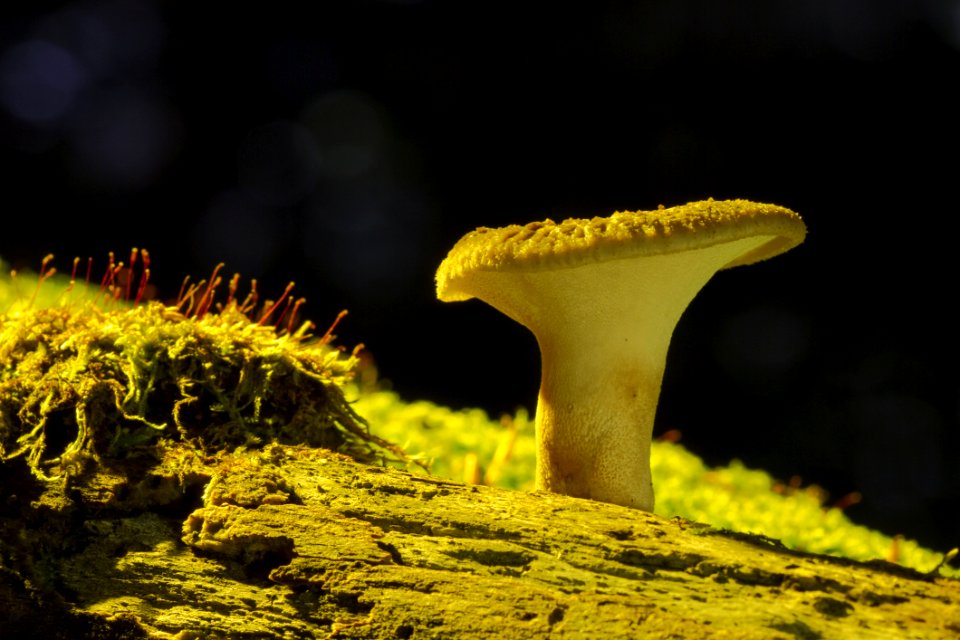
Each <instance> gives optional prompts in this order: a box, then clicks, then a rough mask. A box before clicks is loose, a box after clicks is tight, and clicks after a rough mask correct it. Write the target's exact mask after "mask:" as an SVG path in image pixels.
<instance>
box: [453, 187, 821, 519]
mask: <svg viewBox="0 0 960 640" xmlns="http://www.w3.org/2000/svg"><path fill="white" fill-rule="evenodd" d="M805 235H806V227H805V225H804V224H803V221H802V220H801V219H800V216H798V215H797V214H796V213H794V212H793V211H790V210H789V209H785V208H783V207H778V206H776V205H769V204H757V203H753V202H748V201H746V200H729V201H714V200H706V201H703V202H692V203H689V204H686V205H682V206H678V207H671V208H663V207H661V208H660V209H659V210H657V211H637V212H618V213H614V214H613V215H612V216H610V217H608V218H592V219H590V220H586V219H569V220H564V221H563V222H560V223H556V222H553V221H552V220H546V221H544V222H534V223H531V224H528V225H525V226H519V225H511V226H508V227H503V228H500V229H488V228H485V227H481V228H479V229H477V230H475V231H472V232H471V233H468V234H467V235H466V236H464V237H463V238H462V239H461V240H460V241H459V242H458V243H457V244H456V245H455V246H454V247H453V249H451V251H450V253H449V254H448V255H447V257H446V259H445V260H444V261H443V263H442V264H441V265H440V267H439V269H438V270H437V276H436V278H437V297H438V298H439V299H440V300H443V301H447V302H449V301H457V300H468V299H470V298H479V299H481V300H483V301H485V302H487V303H488V304H490V305H492V306H493V307H495V308H496V309H498V310H500V311H501V312H503V313H504V314H506V315H507V316H509V317H511V318H513V319H514V320H516V321H517V322H519V323H520V324H522V325H524V326H525V327H527V328H528V329H530V330H531V331H532V332H533V333H534V335H535V336H536V338H537V342H538V344H539V346H540V354H541V369H542V373H541V382H540V395H539V399H538V404H537V414H536V431H537V442H538V445H537V472H536V487H537V489H540V490H545V491H552V492H556V493H563V494H567V495H571V496H577V497H582V498H589V499H593V500H599V501H603V502H611V503H614V504H620V505H625V506H629V507H634V508H638V509H644V510H648V511H649V510H652V509H653V487H652V484H651V480H650V440H651V437H652V431H653V418H654V414H655V412H656V408H657V399H658V397H659V395H660V383H661V380H662V378H663V369H664V365H665V362H666V356H667V348H668V347H669V345H670V337H671V335H672V334H673V330H674V327H675V326H676V323H677V321H678V320H679V318H680V314H681V313H683V310H684V309H685V308H686V307H687V305H688V304H689V303H690V301H691V300H692V299H693V297H694V296H695V295H696V294H697V292H698V291H699V290H700V289H701V288H702V287H703V286H704V285H705V284H706V283H707V281H708V280H709V279H710V278H711V277H712V276H713V274H714V273H716V272H717V271H719V270H720V269H726V268H729V267H734V266H738V265H744V264H750V263H753V262H757V261H759V260H763V259H765V258H769V257H772V256H774V255H777V254H779V253H782V252H784V251H787V250H788V249H791V248H792V247H794V246H796V245H798V244H800V243H801V242H802V241H803V239H804V236H805Z"/></svg>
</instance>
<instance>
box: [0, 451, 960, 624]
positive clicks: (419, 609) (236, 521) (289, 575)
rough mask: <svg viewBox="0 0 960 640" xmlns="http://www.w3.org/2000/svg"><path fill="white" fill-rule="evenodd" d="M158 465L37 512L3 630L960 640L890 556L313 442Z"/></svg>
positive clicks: (953, 593) (957, 598)
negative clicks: (370, 457) (510, 485)
mask: <svg viewBox="0 0 960 640" xmlns="http://www.w3.org/2000/svg"><path fill="white" fill-rule="evenodd" d="M166 455H167V457H168V458H169V460H167V461H166V462H165V463H163V464H160V465H157V466H155V467H154V468H152V469H147V470H144V471H143V472H142V474H141V476H140V477H139V478H135V479H133V480H131V479H128V478H125V477H124V474H123V473H118V472H114V475H112V476H111V475H109V474H101V476H100V477H98V478H96V479H95V480H93V481H90V482H88V483H87V484H85V485H84V486H83V487H80V488H79V489H77V490H76V491H74V492H73V495H72V496H71V497H70V498H65V499H64V500H68V501H69V504H66V503H65V502H63V501H62V500H61V501H60V502H58V501H57V500H52V499H47V498H45V497H44V496H39V497H36V496H34V497H32V501H31V508H32V509H34V510H35V511H36V514H37V515H36V517H34V518H33V519H32V520H31V519H29V518H28V520H29V521H28V522H27V523H26V524H25V525H24V526H26V529H25V530H24V533H23V536H25V538H24V539H21V540H18V541H13V540H6V541H5V545H4V547H3V551H4V556H5V557H4V564H3V565H0V618H4V617H5V618H7V619H6V621H5V624H4V625H3V626H2V627H0V636H2V635H3V634H4V631H5V630H6V631H8V632H11V633H13V632H22V631H24V630H27V631H32V632H38V631H40V632H43V633H46V634H47V637H57V636H59V637H65V638H68V637H83V636H88V637H97V638H119V637H123V638H127V637H129V638H136V637H161V638H163V637H174V636H176V637H179V638H194V637H195V638H215V637H229V638H418V639H419V638H601V637H602V638H637V637H643V638H764V639H769V638H784V639H802V640H807V639H813V638H846V637H856V638H897V639H900V638H956V637H958V636H960V582H958V581H956V580H950V579H946V578H941V577H936V576H931V575H924V574H919V573H916V572H913V571H910V570H905V569H902V568H899V567H896V566H894V565H889V564H886V563H881V562H878V563H873V564H862V563H856V562H851V561H846V560H839V559H834V558H828V557H823V556H815V555H807V554H801V553H795V552H790V551H788V550H786V549H784V548H782V547H781V546H779V545H778V544H777V543H775V542H773V541H770V540H765V539H763V538H757V537H750V536H742V535H732V534H725V533H723V532H718V531H715V530H713V529H711V528H709V527H705V526H702V525H697V524H695V523H691V522H688V521H683V520H680V519H674V520H667V519H664V518H660V517H658V516H655V515H652V514H648V513H642V512H639V511H634V510H630V509H626V508H623V507H618V506H613V505H606V504H600V503H594V502H589V501H585V500H578V499H574V498H567V497H563V496H557V495H546V494H524V493H516V492H510V491H505V490H500V489H495V488H487V487H471V486H464V485H461V484H457V483H452V482H446V481H441V480H438V479H434V478H428V477H424V476H422V475H421V476H416V475H410V474H407V473H404V472H401V471H396V470H392V469H382V468H378V467H370V466H364V465H360V464H357V463H355V462H352V461H351V460H349V459H346V458H344V457H342V456H339V455H337V454H333V453H330V452H329V451H324V450H320V449H307V448H296V447H286V446H279V445H278V446H273V447H270V448H268V449H267V450H266V451H259V452H255V451H248V452H237V453H233V454H224V455H220V456H216V457H214V458H211V459H209V460H200V459H192V460H187V461H186V462H185V461H184V460H185V458H184V457H183V455H182V452H179V453H178V452H177V451H176V450H171V451H169V452H167V454H166ZM176 456H180V457H179V458H177V457H176ZM127 472H129V470H127ZM128 475H129V473H128ZM67 495H70V492H67ZM8 502H9V501H8ZM7 513H8V514H9V513H12V511H9V510H8V512H7ZM20 513H21V514H22V512H20ZM6 525H7V526H6V528H5V529H4V531H5V532H7V533H5V536H6V537H8V538H9V537H10V536H9V532H10V531H11V528H10V522H9V521H8V522H7V523H6ZM31 536H33V537H34V538H35V539H37V540H39V539H44V540H47V542H44V544H43V545H38V544H31V542H30V537H31ZM53 540H59V544H60V545H61V547H60V548H58V549H50V548H49V547H50V544H52V543H51V542H50V541H53ZM28 553H31V554H34V557H31V558H25V557H24V556H25V554H28ZM51 554H54V555H55V556H56V557H57V558H58V559H57V560H56V561H55V562H53V561H51V559H50V558H51V557H53V556H51ZM40 556H42V559H38V558H40ZM41 565H42V566H41ZM28 574H29V575H28ZM4 612H5V613H4Z"/></svg>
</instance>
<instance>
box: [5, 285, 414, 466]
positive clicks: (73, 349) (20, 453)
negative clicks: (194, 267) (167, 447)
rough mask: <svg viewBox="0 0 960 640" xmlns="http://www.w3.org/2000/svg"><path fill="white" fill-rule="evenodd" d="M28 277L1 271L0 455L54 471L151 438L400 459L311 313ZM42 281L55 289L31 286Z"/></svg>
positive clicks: (347, 361)
mask: <svg viewBox="0 0 960 640" xmlns="http://www.w3.org/2000/svg"><path fill="white" fill-rule="evenodd" d="M36 281H37V279H36V277H32V278H31V277H30V276H26V277H24V276H18V277H17V278H9V277H6V278H0V305H3V306H0V309H2V308H4V307H6V309H7V311H6V312H5V313H2V314H0V464H2V463H3V462H9V461H12V460H16V459H23V460H25V461H26V463H27V465H28V466H29V468H30V470H31V472H32V473H33V475H34V476H36V477H37V478H39V479H41V480H44V481H49V480H54V479H57V478H61V477H70V476H77V475H80V474H82V473H83V472H84V471H85V470H87V469H90V468H91V467H96V466H99V465H100V463H103V462H105V461H109V460H123V459H128V458H131V457H136V456H138V455H141V454H143V455H150V452H151V447H154V446H155V445H156V444H157V443H158V442H160V441H172V442H185V443H189V444H190V445H191V446H193V447H195V448H196V449H197V450H198V451H201V452H202V451H208V450H217V449H229V448H232V447H237V446H260V445H263V444H267V443H270V442H281V443H288V444H305V445H309V446H316V447H326V448H330V449H333V450H338V451H341V452H344V453H348V454H350V455H351V456H353V457H355V458H356V459H358V460H360V461H364V462H373V461H384V460H393V461H400V460H403V459H404V458H403V455H402V452H401V451H400V450H399V449H398V448H397V447H394V446H392V445H389V444H388V443H386V442H385V441H382V440H380V439H378V438H376V437H375V436H372V435H370V434H369V433H368V430H367V428H366V425H365V423H364V422H363V420H362V419H361V418H359V416H357V414H356V413H355V412H354V411H353V410H352V409H351V407H350V406H349V404H348V403H347V402H346V400H345V399H344V396H343V393H342V391H341V386H342V385H343V384H344V383H345V382H346V381H347V380H348V379H349V378H350V377H351V376H352V375H353V371H354V368H355V366H356V364H357V358H356V356H355V355H354V354H349V353H345V352H344V351H342V350H341V349H338V348H336V347H334V346H333V345H331V344H330V341H329V338H327V337H325V338H324V339H311V338H309V337H307V335H306V330H307V325H305V326H304V328H303V329H301V330H300V331H298V332H296V333H293V334H291V333H289V332H287V331H278V330H276V329H275V328H274V327H273V326H270V325H269V324H260V323H258V322H254V321H252V320H251V318H250V316H249V314H250V310H249V309H248V308H245V307H243V306H241V305H238V304H237V303H236V302H235V301H228V302H227V303H226V304H225V305H224V306H223V308H222V309H220V310H219V311H217V312H213V311H206V312H203V313H196V312H195V313H194V314H192V315H191V314H189V313H184V312H182V311H181V310H179V309H177V308H174V307H170V306H166V305H163V304H161V303H159V302H146V303H142V304H137V305H122V304H119V303H116V302H114V301H113V299H114V297H115V296H114V295H111V293H112V292H110V291H107V292H106V293H107V295H103V292H97V291H94V292H93V293H92V294H91V293H90V292H89V291H86V292H84V291H80V290H79V289H77V288H74V289H72V290H69V291H67V289H68V286H65V285H64V282H63V281H61V282H60V283H59V286H58V285H57V283H55V282H51V283H46V282H45V283H43V286H41V287H39V289H37V287H36ZM48 289H49V290H55V291H58V292H59V294H58V295H56V296H46V297H42V296H40V295H34V294H33V291H37V292H38V293H42V292H44V291H45V290H48ZM207 291H208V292H209V293H211V294H212V289H208V290H207ZM207 304H208V307H210V306H212V305H211V304H210V303H209V301H208V302H207Z"/></svg>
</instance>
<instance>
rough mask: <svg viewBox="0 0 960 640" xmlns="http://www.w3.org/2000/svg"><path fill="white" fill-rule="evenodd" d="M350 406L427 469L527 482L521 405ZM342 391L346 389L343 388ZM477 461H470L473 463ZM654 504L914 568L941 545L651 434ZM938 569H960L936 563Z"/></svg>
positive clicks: (928, 564) (531, 446) (518, 485)
mask: <svg viewBox="0 0 960 640" xmlns="http://www.w3.org/2000/svg"><path fill="white" fill-rule="evenodd" d="M353 395H354V396H355V397H356V398H357V399H356V401H355V402H354V405H353V406H354V409H356V411H357V412H358V413H359V414H360V415H362V416H364V417H365V418H366V419H367V420H368V421H369V422H370V424H371V425H372V426H373V428H374V429H375V431H376V432H377V434H378V435H380V436H381V437H383V438H386V439H388V440H392V441H394V442H397V443H399V444H401V445H403V446H404V448H405V449H407V451H408V452H409V453H410V454H413V455H417V454H420V455H422V456H423V457H425V458H427V460H428V462H430V463H431V471H432V472H433V473H435V474H437V475H440V476H443V477H446V478H450V479H454V480H461V481H463V480H466V481H475V482H485V483H486V484H494V485H497V486H503V487H509V488H514V489H530V488H532V486H533V476H534V465H535V460H536V458H535V456H536V452H535V440H534V433H533V422H532V420H530V419H529V418H528V415H527V413H526V412H525V411H523V410H521V411H518V412H517V415H516V416H513V417H509V416H507V417H504V418H502V419H501V420H499V421H495V420H491V419H490V418H489V417H488V416H487V415H486V414H485V413H484V412H483V411H481V410H479V409H467V410H464V411H453V410H451V409H448V408H446V407H440V406H436V405H434V404H432V403H429V402H425V401H417V402H409V403H408V402H404V401H403V400H401V399H400V397H399V396H398V395H397V394H396V393H394V392H392V391H364V392H357V391H354V393H353ZM348 397H349V396H348ZM474 462H476V464H477V467H478V471H474ZM651 469H652V473H653V484H654V487H656V492H657V506H656V510H655V511H656V513H658V514H660V515H663V516H667V517H672V516H682V517H684V518H689V519H691V520H696V521H698V522H704V523H707V524H710V525H712V526H714V527H717V528H722V529H730V530H733V531H736V532H741V533H754V534H761V535H764V536H768V537H770V538H775V539H778V540H780V541H782V542H783V543H784V544H785V545H786V546H787V547H790V548H792V549H797V550H800V551H807V552H811V553H826V554H831V555H836V556H843V557H847V558H850V559H854V560H864V561H867V560H876V559H887V560H894V561H896V562H898V563H899V564H901V565H904V566H908V567H911V568H914V569H918V570H920V571H929V570H932V569H934V568H935V567H937V565H939V564H940V562H941V560H942V559H943V554H942V553H937V552H934V551H931V550H928V549H924V548H922V547H921V546H920V545H918V544H917V543H916V542H914V541H912V540H906V539H902V538H900V537H899V536H897V537H891V536H888V535H884V534H882V533H880V532H878V531H873V530H871V529H868V528H866V527H863V526H859V525H857V524H855V523H853V522H852V521H851V520H850V518H849V517H847V515H846V514H844V512H843V511H842V510H841V509H838V508H831V507H828V506H825V505H824V504H823V496H822V492H821V491H819V490H818V489H817V488H816V487H808V488H806V489H802V488H799V487H790V486H786V487H785V486H784V485H782V484H780V483H778V482H776V481H775V480H774V479H773V478H772V477H771V476H770V475H769V474H767V473H766V472H764V471H759V470H755V469H748V468H746V467H745V466H744V465H743V464H742V463H741V462H739V461H737V460H734V461H733V462H732V463H731V464H730V465H728V466H726V467H719V468H709V467H707V466H706V465H705V464H704V463H703V461H702V460H701V459H700V458H698V457H697V456H696V455H694V454H693V453H691V452H690V451H688V450H687V449H685V448H684V447H682V446H680V445H678V444H674V443H670V442H654V443H653V447H652V451H651ZM941 572H942V573H943V574H944V575H952V576H960V571H957V570H955V569H952V568H947V567H944V568H943V569H941Z"/></svg>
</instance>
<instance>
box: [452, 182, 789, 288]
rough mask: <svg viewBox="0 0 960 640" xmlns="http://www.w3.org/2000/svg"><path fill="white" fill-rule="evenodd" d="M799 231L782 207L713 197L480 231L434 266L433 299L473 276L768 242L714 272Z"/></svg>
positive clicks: (758, 256)
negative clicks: (604, 215) (759, 240)
mask: <svg viewBox="0 0 960 640" xmlns="http://www.w3.org/2000/svg"><path fill="white" fill-rule="evenodd" d="M806 232H807V229H806V226H805V225H804V224H803V221H802V220H801V219H800V216H799V215H797V214H796V213H794V212H793V211H791V210H790V209H787V208H785V207H780V206H777V205H772V204H759V203H756V202H750V201H748V200H713V199H710V200H704V201H700V202H691V203H688V204H685V205H680V206H676V207H669V208H663V207H661V208H659V209H657V210H656V211H633V212H631V211H623V212H616V213H614V214H613V215H612V216H610V217H607V218H599V217H597V218H591V219H585V218H569V219H567V220H564V221H563V222H560V223H557V222H554V221H552V220H549V219H548V220H545V221H543V222H532V223H530V224H527V225H523V226H521V225H510V226H507V227H501V228H498V229H490V228H487V227H480V228H478V229H476V230H475V231H472V232H470V233H468V234H467V235H465V236H464V237H463V238H461V239H460V241H459V242H457V244H456V245H454V247H453V248H452V249H451V250H450V253H449V254H447V257H446V259H444V261H443V262H442V263H441V264H440V267H439V268H438V269H437V275H436V278H437V297H438V298H439V299H440V300H443V301H445V302H453V301H457V300H468V299H470V298H473V297H474V296H475V295H476V293H475V292H474V291H472V288H473V287H472V286H471V274H473V273H475V272H483V271H486V272H491V271H495V272H500V273H509V272H513V273H519V272H523V271H552V270H559V269H569V268H574V267H579V266H583V265H586V264H590V263H600V262H608V261H613V260H623V259H627V258H635V257H639V256H654V255H666V254H672V253H679V252H682V251H688V250H693V249H706V248H709V247H713V246H716V245H720V244H726V243H730V242H734V241H737V240H744V239H747V238H761V237H766V238H768V239H767V240H766V242H763V243H762V244H760V245H759V246H755V247H751V248H750V249H749V250H748V251H746V252H745V253H742V254H740V255H738V256H736V257H734V258H733V259H731V260H730V261H729V262H727V263H726V264H724V265H723V266H722V267H721V268H722V269H727V268H730V267H736V266H739V265H744V264H751V263H753V262H758V261H760V260H765V259H766V258H771V257H773V256H775V255H778V254H780V253H783V252H784V251H787V250H789V249H792V248H793V247H795V246H797V245H798V244H800V243H801V242H803V239H804V237H805V236H806Z"/></svg>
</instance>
